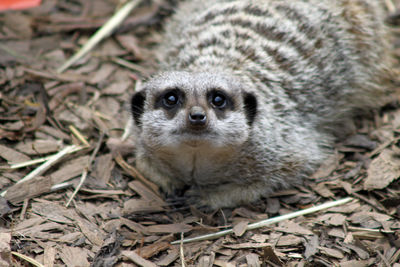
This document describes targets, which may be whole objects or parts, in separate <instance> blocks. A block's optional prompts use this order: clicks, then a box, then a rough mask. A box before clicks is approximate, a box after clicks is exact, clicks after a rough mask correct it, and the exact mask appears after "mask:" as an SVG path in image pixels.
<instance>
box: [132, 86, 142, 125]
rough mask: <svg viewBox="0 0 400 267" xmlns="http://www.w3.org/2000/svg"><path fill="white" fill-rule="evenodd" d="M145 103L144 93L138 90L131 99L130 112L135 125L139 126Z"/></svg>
mask: <svg viewBox="0 0 400 267" xmlns="http://www.w3.org/2000/svg"><path fill="white" fill-rule="evenodd" d="M145 101H146V91H145V90H144V89H143V90H140V91H139V92H137V93H135V94H134V95H133V96H132V99H131V111H132V116H133V120H134V121H135V124H136V125H140V119H141V117H142V114H143V111H144V102H145Z"/></svg>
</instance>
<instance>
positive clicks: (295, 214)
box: [171, 197, 353, 245]
mask: <svg viewBox="0 0 400 267" xmlns="http://www.w3.org/2000/svg"><path fill="white" fill-rule="evenodd" d="M351 200H353V198H351V197H348V198H344V199H340V200H336V201H331V202H328V203H324V204H321V205H318V206H314V207H311V208H308V209H305V210H299V211H295V212H292V213H288V214H285V215H282V216H278V217H274V218H270V219H266V220H262V221H260V222H256V223H252V224H249V225H248V226H247V228H246V230H253V229H257V228H261V227H264V226H267V225H270V224H273V223H277V222H280V221H284V220H289V219H292V218H295V217H299V216H302V215H306V214H310V213H314V212H317V211H320V210H324V209H329V208H332V207H335V206H339V205H343V204H345V203H347V202H350V201H351ZM231 233H233V229H228V230H224V231H220V232H217V233H212V234H207V235H202V236H198V237H193V238H187V239H184V240H182V241H174V242H172V243H171V244H172V245H177V244H179V243H181V242H183V243H190V242H196V241H203V240H210V239H215V238H218V237H221V236H224V235H228V234H231Z"/></svg>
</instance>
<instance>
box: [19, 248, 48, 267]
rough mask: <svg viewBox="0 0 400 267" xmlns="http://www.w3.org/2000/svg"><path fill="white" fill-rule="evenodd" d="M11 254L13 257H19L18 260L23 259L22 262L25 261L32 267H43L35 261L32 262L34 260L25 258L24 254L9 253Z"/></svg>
mask: <svg viewBox="0 0 400 267" xmlns="http://www.w3.org/2000/svg"><path fill="white" fill-rule="evenodd" d="M11 254H12V255H14V256H17V257H19V258H21V259H23V260H26V261H27V262H29V263H30V264H32V265H33V266H36V267H45V266H44V265H43V264H41V263H40V262H38V261H37V260H34V259H32V258H31V257H28V256H26V255H24V254H21V253H18V252H14V251H11Z"/></svg>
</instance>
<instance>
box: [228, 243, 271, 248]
mask: <svg viewBox="0 0 400 267" xmlns="http://www.w3.org/2000/svg"><path fill="white" fill-rule="evenodd" d="M223 246H224V247H226V248H231V249H246V248H264V247H267V246H271V244H270V243H250V242H248V243H239V244H229V245H228V244H224V245H223Z"/></svg>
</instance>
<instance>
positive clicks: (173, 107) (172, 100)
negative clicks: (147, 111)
mask: <svg viewBox="0 0 400 267" xmlns="http://www.w3.org/2000/svg"><path fill="white" fill-rule="evenodd" d="M184 100H185V94H184V93H183V91H182V90H180V89H179V88H170V89H165V90H164V91H162V92H161V93H160V94H159V95H157V97H156V100H155V103H154V108H155V109H160V108H161V109H164V110H165V111H167V112H168V115H169V117H173V116H174V115H175V114H176V112H177V111H178V110H179V108H181V107H182V105H183V102H184Z"/></svg>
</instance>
